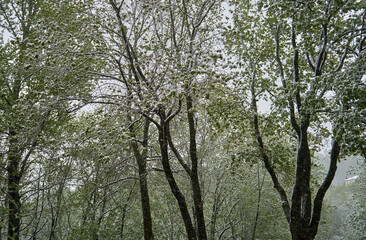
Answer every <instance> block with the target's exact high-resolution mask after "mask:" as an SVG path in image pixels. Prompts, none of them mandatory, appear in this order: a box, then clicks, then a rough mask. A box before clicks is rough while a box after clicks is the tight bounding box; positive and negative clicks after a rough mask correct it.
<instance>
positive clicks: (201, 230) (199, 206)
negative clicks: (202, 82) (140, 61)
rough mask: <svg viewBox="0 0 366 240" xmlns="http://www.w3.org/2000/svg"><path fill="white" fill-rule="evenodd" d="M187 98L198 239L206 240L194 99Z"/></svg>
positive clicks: (192, 182)
mask: <svg viewBox="0 0 366 240" xmlns="http://www.w3.org/2000/svg"><path fill="white" fill-rule="evenodd" d="M186 100H187V116H188V123H189V137H190V138H189V143H190V144H189V153H190V157H191V163H192V171H191V184H192V190H193V201H194V208H195V215H196V221H197V235H198V239H200V240H206V239H207V232H206V224H205V216H204V213H203V201H202V194H201V186H200V181H199V177H198V156H197V143H196V126H195V122H194V113H193V111H192V110H193V101H192V98H191V96H189V95H188V96H187V97H186Z"/></svg>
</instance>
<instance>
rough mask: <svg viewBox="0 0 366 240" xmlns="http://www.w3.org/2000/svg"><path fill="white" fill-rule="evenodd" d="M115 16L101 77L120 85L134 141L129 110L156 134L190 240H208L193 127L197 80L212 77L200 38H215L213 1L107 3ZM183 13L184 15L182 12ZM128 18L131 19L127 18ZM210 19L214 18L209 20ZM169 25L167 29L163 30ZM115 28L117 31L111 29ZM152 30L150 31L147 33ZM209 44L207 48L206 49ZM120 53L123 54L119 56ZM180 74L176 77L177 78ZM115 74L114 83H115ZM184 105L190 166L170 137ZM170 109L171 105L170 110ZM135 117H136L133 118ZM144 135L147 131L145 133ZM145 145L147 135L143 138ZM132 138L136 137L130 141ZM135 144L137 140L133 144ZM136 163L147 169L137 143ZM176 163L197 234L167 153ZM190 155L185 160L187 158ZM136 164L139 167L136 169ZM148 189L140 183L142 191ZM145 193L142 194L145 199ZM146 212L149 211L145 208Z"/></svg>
mask: <svg viewBox="0 0 366 240" xmlns="http://www.w3.org/2000/svg"><path fill="white" fill-rule="evenodd" d="M109 5H110V8H111V9H112V10H113V14H114V20H113V22H115V23H116V25H113V24H112V25H111V26H112V27H109V25H108V23H107V24H106V25H105V26H107V32H108V34H110V36H111V37H110V38H109V39H108V40H110V43H109V45H110V46H111V47H117V48H119V49H116V48H115V49H114V51H115V52H116V54H117V55H113V54H112V55H111V59H112V61H111V62H112V63H113V64H114V65H115V66H114V68H115V69H116V70H117V71H115V70H113V68H112V69H111V72H110V73H108V74H103V75H104V76H106V77H108V78H109V79H112V80H113V81H116V82H118V83H119V84H121V85H122V89H123V90H122V91H121V92H122V93H123V94H125V95H124V96H122V101H124V104H126V106H129V107H128V109H127V112H128V113H127V114H128V115H129V116H130V120H131V128H130V132H131V134H132V136H134V135H136V133H134V129H133V128H134V127H133V125H134V124H135V122H137V121H136V119H132V117H131V116H132V114H131V113H130V112H131V111H132V110H134V111H137V112H138V113H139V114H140V116H141V115H142V116H143V117H144V118H145V119H146V120H145V121H146V124H147V126H148V124H149V122H151V123H152V124H154V125H155V127H156V128H157V130H158V133H159V136H158V141H159V146H160V154H161V163H162V167H163V169H164V173H165V176H166V180H167V182H168V183H169V186H170V188H171V191H172V193H173V195H174V196H175V198H176V200H177V202H178V205H179V209H180V212H181V215H182V219H183V222H184V224H185V227H186V232H187V235H188V238H189V239H196V238H199V239H206V238H207V233H206V229H205V227H206V224H205V220H204V213H203V201H202V195H201V189H200V182H199V181H200V180H199V175H198V161H199V160H198V157H197V143H196V123H195V114H194V106H193V105H194V101H195V100H194V97H195V89H196V88H197V87H198V86H199V84H200V81H201V79H203V80H205V78H207V76H209V74H210V72H209V71H208V70H207V67H206V66H203V65H202V61H203V59H204V58H206V59H205V60H212V59H209V58H207V56H204V55H203V52H204V49H205V50H206V48H207V47H208V46H212V45H209V44H211V41H208V40H206V39H202V38H199V37H198V36H202V34H213V31H212V27H211V26H209V25H208V23H207V22H206V19H207V18H208V16H209V15H211V11H212V9H215V8H216V6H217V3H216V1H202V2H200V1H198V2H189V3H188V2H186V1H183V2H166V3H165V2H160V1H156V2H152V3H146V2H143V3H142V2H141V3H139V2H136V1H127V2H124V1H122V2H119V1H109ZM181 9H183V12H182V11H180V10H181ZM128 13H132V15H129V14H128ZM213 19H214V18H213ZM167 23H168V24H167ZM115 26H117V27H115ZM149 27H152V29H153V30H150V29H149ZM206 42H207V43H206ZM120 49H122V50H120ZM177 73H179V74H180V76H178V75H177ZM116 74H118V77H116ZM183 100H185V104H186V108H187V122H188V125H189V132H190V137H189V142H190V150H189V157H190V163H189V164H187V163H186V162H185V159H184V157H183V156H182V154H181V153H180V152H178V151H177V149H176V147H175V145H174V143H173V141H172V137H171V127H170V124H171V123H172V122H173V119H175V118H176V117H177V116H178V115H179V114H180V113H181V108H182V106H183V104H184V103H183ZM171 103H172V104H171ZM138 117H139V115H137V118H138ZM147 130H148V129H147ZM144 135H145V136H146V137H144V139H146V141H145V140H144V141H145V142H147V137H148V135H147V132H146V134H144ZM134 138H135V136H134ZM133 141H135V140H133ZM132 147H133V149H134V152H135V156H136V159H137V162H138V163H139V162H140V163H141V162H142V163H143V164H142V165H141V169H144V168H145V167H146V166H143V165H145V164H146V163H144V162H145V160H144V159H143V157H142V156H139V155H141V154H139V150H138V146H137V142H133V143H132ZM170 149H171V151H172V153H173V154H174V155H175V157H176V158H177V160H178V162H179V163H180V164H181V165H182V167H183V168H184V170H185V171H186V173H187V175H188V176H189V178H190V183H191V187H192V193H193V196H194V217H195V220H196V222H197V233H196V230H195V226H194V225H193V222H192V219H191V216H190V212H189V208H188V205H187V201H186V198H185V196H184V194H183V193H182V191H181V190H180V187H179V186H178V184H177V181H176V179H175V176H174V174H173V171H172V167H171V163H170V157H169V155H170V154H169V151H170ZM187 155H188V154H187ZM140 163H139V164H140ZM144 172H146V170H143V171H142V172H141V174H142V175H141V176H140V178H141V180H143V179H145V178H146V177H145V176H144V175H145V173H144ZM143 186H146V183H143V182H140V187H143ZM144 192H145V194H144ZM141 199H142V200H143V199H146V201H145V204H143V206H147V205H148V201H147V200H148V195H147V187H146V189H145V190H143V189H141ZM146 209H147V208H146ZM144 219H145V220H146V221H144V222H145V223H144V226H145V228H144V229H145V239H151V238H152V230H151V223H150V221H151V217H150V216H149V211H146V215H145V216H144Z"/></svg>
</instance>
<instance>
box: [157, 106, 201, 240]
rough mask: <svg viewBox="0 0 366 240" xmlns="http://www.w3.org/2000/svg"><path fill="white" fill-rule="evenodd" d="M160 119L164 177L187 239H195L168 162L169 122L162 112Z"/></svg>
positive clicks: (183, 201) (182, 197)
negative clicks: (177, 208) (180, 217)
mask: <svg viewBox="0 0 366 240" xmlns="http://www.w3.org/2000/svg"><path fill="white" fill-rule="evenodd" d="M160 115H161V121H160V124H159V127H158V128H159V145H160V151H161V162H162V165H163V168H164V173H165V177H166V179H167V181H168V183H169V186H170V189H171V191H172V193H173V195H174V197H175V199H176V200H177V202H178V206H179V210H180V213H181V215H182V218H183V222H184V226H185V229H186V232H187V237H188V239H189V240H196V239H197V238H196V231H195V229H194V227H193V224H192V220H191V216H190V215H189V211H188V207H187V203H186V200H185V198H184V196H183V194H182V193H181V191H180V189H179V187H178V184H177V182H176V181H175V178H174V175H173V172H172V169H171V167H170V162H169V154H168V135H169V124H168V121H166V120H167V119H166V117H165V115H164V113H163V112H162V113H161V114H160Z"/></svg>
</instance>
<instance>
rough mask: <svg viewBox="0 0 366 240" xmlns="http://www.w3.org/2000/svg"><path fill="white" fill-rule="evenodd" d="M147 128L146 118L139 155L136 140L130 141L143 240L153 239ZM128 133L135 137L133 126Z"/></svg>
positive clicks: (148, 124)
mask: <svg viewBox="0 0 366 240" xmlns="http://www.w3.org/2000/svg"><path fill="white" fill-rule="evenodd" d="M149 126H150V121H149V120H148V119H147V118H146V120H145V126H144V139H143V143H142V145H143V150H142V153H140V150H139V147H138V143H137V141H136V140H133V141H132V150H133V152H134V155H135V158H136V161H137V165H138V172H139V183H140V195H141V207H142V216H143V222H144V239H145V240H152V239H154V234H153V229H152V219H151V210H150V197H149V190H148V185H147V171H146V157H147V147H148V138H149ZM130 132H131V134H133V135H134V136H135V133H134V129H133V126H132V125H131V127H130Z"/></svg>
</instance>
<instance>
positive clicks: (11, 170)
mask: <svg viewBox="0 0 366 240" xmlns="http://www.w3.org/2000/svg"><path fill="white" fill-rule="evenodd" d="M16 137H17V136H16V132H15V131H14V130H10V131H9V144H10V146H9V154H8V161H9V163H8V164H9V165H8V169H7V170H8V192H7V195H8V210H9V215H8V240H19V234H20V207H21V202H20V193H19V191H20V179H21V174H20V169H19V165H20V161H21V154H20V153H19V150H18V147H17V144H18V141H17V140H16Z"/></svg>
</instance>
